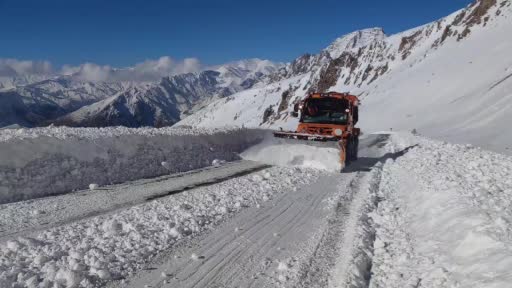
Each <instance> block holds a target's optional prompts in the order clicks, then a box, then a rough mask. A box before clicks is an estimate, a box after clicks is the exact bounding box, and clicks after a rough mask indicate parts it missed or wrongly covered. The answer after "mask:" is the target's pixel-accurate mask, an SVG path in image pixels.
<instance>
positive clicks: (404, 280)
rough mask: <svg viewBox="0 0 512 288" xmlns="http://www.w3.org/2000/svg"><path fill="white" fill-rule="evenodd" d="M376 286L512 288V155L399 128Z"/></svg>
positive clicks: (379, 226) (387, 175) (379, 219)
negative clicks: (437, 138) (400, 152)
mask: <svg viewBox="0 0 512 288" xmlns="http://www.w3.org/2000/svg"><path fill="white" fill-rule="evenodd" d="M392 139H393V143H394V145H392V146H391V147H390V148H392V149H393V150H395V151H397V152H398V151H401V150H403V149H405V148H407V147H411V146H412V145H417V146H416V147H414V148H411V149H410V150H409V151H408V152H407V153H406V154H404V156H402V157H400V158H398V159H397V160H396V161H392V160H388V162H387V163H386V164H385V165H384V168H383V172H382V181H381V185H380V191H379V195H378V196H379V198H380V199H381V200H382V201H381V202H380V203H379V205H378V209H377V211H376V212H375V213H374V214H373V216H372V217H373V219H374V221H375V222H376V241H375V243H374V255H375V256H374V258H373V266H372V267H373V268H372V274H373V276H372V280H371V281H372V284H371V287H510V283H512V274H510V270H511V269H512V252H511V251H512V244H511V240H512V225H511V223H512V211H511V210H510V206H511V204H512V157H508V156H504V155H500V154H496V153H493V152H488V151H484V150H481V149H479V148H475V147H473V146H471V145H454V144H448V143H444V142H439V141H431V140H428V139H425V138H421V137H413V136H410V135H409V136H407V135H396V134H395V135H393V136H392Z"/></svg>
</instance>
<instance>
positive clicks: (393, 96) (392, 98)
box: [178, 0, 512, 152]
mask: <svg viewBox="0 0 512 288" xmlns="http://www.w3.org/2000/svg"><path fill="white" fill-rule="evenodd" d="M511 9H512V8H511V3H510V1H493V0H482V1H477V2H475V3H474V4H473V5H471V6H468V7H467V8H465V9H462V10H460V11H457V12H455V13H453V14H452V15H449V16H447V17H445V18H443V19H440V20H438V21H436V22H433V23H430V24H427V25H424V26H421V27H417V28H414V29H411V30H408V31H405V32H402V33H399V34H395V35H391V36H385V35H384V33H383V32H382V30H381V29H378V28H372V29H366V30H362V31H358V32H354V33H350V34H348V35H345V36H343V37H341V38H340V39H337V40H336V41H334V42H333V44H331V45H330V46H329V47H328V48H326V49H325V50H323V51H322V52H321V53H319V54H317V55H305V56H302V57H300V58H298V59H296V60H295V61H294V62H293V63H290V64H289V65H287V66H286V67H285V68H283V69H281V70H280V71H279V72H277V73H275V74H273V75H270V78H271V79H273V80H274V82H273V83H270V84H269V85H267V86H264V87H258V88H256V89H252V90H247V91H242V92H240V93H237V94H234V95H231V96H230V97H228V98H226V99H220V100H218V101H216V102H215V103H212V104H211V105H210V106H209V107H206V108H205V109H203V110H202V111H199V112H198V113H196V114H195V115H192V116H190V117H188V118H186V119H184V120H183V121H181V122H180V123H179V124H178V125H190V126H203V127H211V126H222V125H226V124H230V125H233V124H234V125H240V126H242V125H245V126H262V127H271V128H277V127H284V128H288V129H293V128H294V126H295V124H296V122H295V121H296V120H295V119H290V117H289V115H288V112H289V111H290V109H291V107H292V106H293V104H294V103H295V101H298V99H300V98H302V97H304V96H305V95H307V93H308V92H310V91H350V92H351V93H353V94H356V95H359V96H360V97H361V99H362V104H363V105H362V108H361V110H362V117H361V121H360V125H361V126H362V128H363V129H364V130H365V131H366V132H371V131H379V130H389V129H390V128H393V129H395V130H396V129H407V130H411V129H414V128H416V129H417V130H418V131H420V132H421V133H424V134H426V135H431V136H437V137H441V138H444V139H448V140H451V141H458V142H472V143H475V144H478V145H483V146H485V147H487V148H490V149H494V150H497V151H505V152H506V148H507V145H508V144H507V143H510V142H512V133H509V132H507V131H509V129H507V125H508V124H507V123H509V122H510V121H512V119H511V118H510V116H509V115H512V110H511V109H512V106H510V103H511V101H510V100H511V99H510V97H512V95H511V94H510V91H511V88H512V86H511V85H512V77H510V75H512V56H511V54H510V53H509V51H511V50H512V42H511V41H510V40H509V38H510V36H509V35H512V11H511Z"/></svg>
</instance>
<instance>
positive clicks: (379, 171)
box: [0, 133, 512, 288]
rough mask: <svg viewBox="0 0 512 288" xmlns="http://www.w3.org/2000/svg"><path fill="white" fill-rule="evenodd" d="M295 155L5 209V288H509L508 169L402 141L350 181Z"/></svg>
mask: <svg viewBox="0 0 512 288" xmlns="http://www.w3.org/2000/svg"><path fill="white" fill-rule="evenodd" d="M274 144H275V143H273V144H272V145H274ZM264 148H265V147H263V149H264ZM301 149H305V150H301ZM271 150H272V149H270V150H267V151H271ZM276 151H283V149H277V150H276ZM293 151H299V152H300V153H301V155H302V154H304V153H308V151H307V148H301V147H299V146H297V147H295V148H294V149H290V150H289V151H288V152H290V153H292V154H293V153H295V152H293ZM253 152H254V151H253ZM256 152H258V151H256ZM323 152H326V151H323ZM323 152H321V153H323ZM313 153H315V155H318V154H317V153H319V151H317V150H313ZM326 153H327V154H328V153H331V152H330V151H327V152H326ZM250 154H251V155H252V156H254V157H259V156H258V155H259V153H250ZM292 154H291V155H287V156H286V157H282V158H281V159H279V161H283V163H288V164H290V163H291V164H292V165H298V166H296V167H290V166H266V164H265V163H257V162H251V161H247V160H243V161H237V162H231V163H223V164H222V165H221V166H219V167H215V168H213V167H210V168H203V169H200V170H195V171H191V172H187V173H182V174H175V175H168V176H164V177H159V178H154V179H144V180H138V181H134V182H128V183H125V184H120V185H114V186H105V187H100V188H99V189H97V190H94V191H81V192H75V193H70V194H66V195H59V196H53V197H46V198H40V199H33V200H27V201H23V202H16V203H9V204H4V205H0V216H1V217H0V225H1V226H0V230H1V235H2V236H1V238H0V287H38V288H39V287H105V286H109V287H116V288H117V287H302V288H305V287H372V288H377V287H436V288H445V287H500V288H501V287H509V286H508V283H511V281H512V276H511V275H510V273H509V272H508V271H510V269H512V254H511V253H510V251H511V248H510V247H511V246H510V239H512V237H511V235H512V232H511V231H512V224H511V223H512V216H511V215H512V214H511V213H510V211H509V210H510V209H508V208H509V207H510V204H511V203H512V196H511V195H512V181H511V180H510V179H512V175H511V172H512V159H511V158H510V157H507V156H504V155H500V154H496V153H492V152H488V151H485V150H481V149H479V148H475V147H472V146H470V145H454V144H449V143H445V142H440V141H434V140H430V139H426V138H423V137H419V136H413V135H410V134H408V133H393V134H391V135H389V134H375V135H367V136H365V138H364V139H362V140H361V142H360V159H359V160H358V161H357V162H356V163H353V164H352V165H350V166H349V167H347V169H346V170H345V172H344V173H335V172H332V171H329V166H328V165H327V166H325V167H323V168H325V169H323V168H322V165H320V166H318V165H317V164H320V162H312V161H317V160H318V159H319V158H318V157H317V158H315V157H314V155H306V156H307V157H298V158H296V157H294V155H292ZM327 154H325V155H327ZM325 155H320V158H322V157H324V156H325ZM266 158H268V159H270V160H272V161H275V160H276V159H272V157H266ZM290 159H291V160H293V161H289V160H290ZM297 159H299V160H301V159H302V160H307V161H297ZM311 163H316V164H315V166H316V167H317V168H319V169H311V168H310V167H311ZM308 167H309V168H308Z"/></svg>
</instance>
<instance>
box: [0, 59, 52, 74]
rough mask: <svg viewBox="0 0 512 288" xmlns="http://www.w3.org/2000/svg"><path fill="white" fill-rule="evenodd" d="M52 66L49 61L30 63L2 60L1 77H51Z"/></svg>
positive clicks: (28, 61) (0, 64)
mask: <svg viewBox="0 0 512 288" xmlns="http://www.w3.org/2000/svg"><path fill="white" fill-rule="evenodd" d="M53 73H54V71H53V68H52V64H51V63H50V62H48V61H30V60H17V59H1V58H0V77H16V76H23V75H51V74H53Z"/></svg>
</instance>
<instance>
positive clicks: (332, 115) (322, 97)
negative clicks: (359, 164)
mask: <svg viewBox="0 0 512 288" xmlns="http://www.w3.org/2000/svg"><path fill="white" fill-rule="evenodd" d="M358 105H359V100H358V98H357V96H354V95H350V94H349V93H338V92H328V93H312V94H309V95H308V96H307V97H305V98H304V99H303V100H302V101H300V102H298V103H296V104H295V106H294V109H293V112H292V113H291V116H292V117H297V118H299V125H298V126H297V131H289V132H286V131H275V132H274V136H275V137H278V138H286V139H293V141H297V140H298V141H309V142H308V143H307V144H312V145H317V146H337V147H338V148H339V150H340V159H339V161H340V164H341V167H345V166H346V165H347V164H349V163H350V162H351V161H355V160H357V151H358V145H359V135H360V133H361V131H360V129H359V128H355V125H356V124H357V121H358V118H359V109H358Z"/></svg>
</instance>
